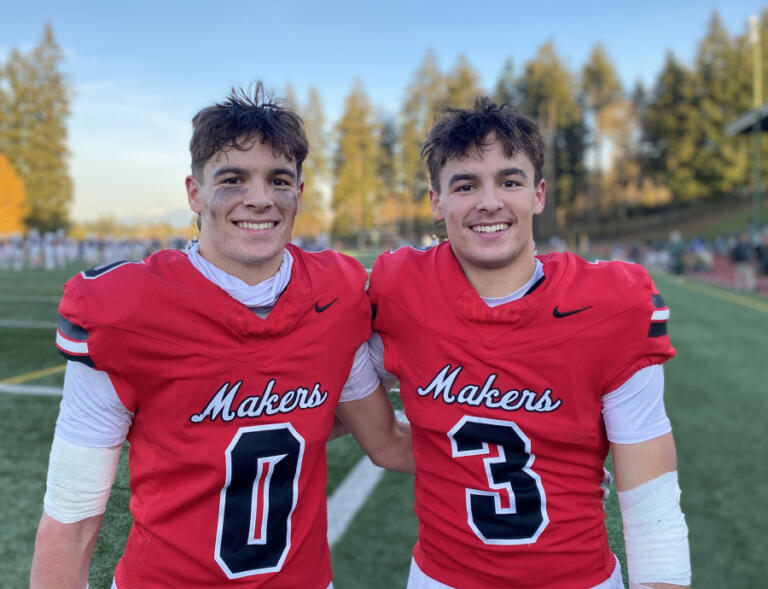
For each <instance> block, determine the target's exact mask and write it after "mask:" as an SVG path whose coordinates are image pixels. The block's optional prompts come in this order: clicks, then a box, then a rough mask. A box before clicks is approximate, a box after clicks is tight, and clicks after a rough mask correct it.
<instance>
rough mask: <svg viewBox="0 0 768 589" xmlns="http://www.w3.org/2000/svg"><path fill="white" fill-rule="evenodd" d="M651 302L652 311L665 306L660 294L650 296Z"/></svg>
mask: <svg viewBox="0 0 768 589" xmlns="http://www.w3.org/2000/svg"><path fill="white" fill-rule="evenodd" d="M651 300H652V301H653V307H654V309H663V308H664V307H666V306H667V305H666V303H664V299H662V298H661V295H660V294H652V295H651Z"/></svg>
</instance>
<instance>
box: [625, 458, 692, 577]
mask: <svg viewBox="0 0 768 589" xmlns="http://www.w3.org/2000/svg"><path fill="white" fill-rule="evenodd" d="M619 506H620V507H621V519H622V521H623V524H624V545H625V548H626V552H627V569H628V571H629V586H630V587H631V588H633V589H634V588H638V589H639V588H640V587H643V586H644V585H643V584H644V583H670V584H674V585H690V584H691V557H690V549H689V547H688V526H687V525H686V523H685V516H684V515H683V512H682V511H681V509H680V487H679V486H678V484H677V471H673V472H667V473H664V474H663V475H661V476H659V477H656V478H655V479H652V480H650V481H648V482H646V483H643V484H642V485H638V486H637V487H634V488H632V489H629V490H627V491H619Z"/></svg>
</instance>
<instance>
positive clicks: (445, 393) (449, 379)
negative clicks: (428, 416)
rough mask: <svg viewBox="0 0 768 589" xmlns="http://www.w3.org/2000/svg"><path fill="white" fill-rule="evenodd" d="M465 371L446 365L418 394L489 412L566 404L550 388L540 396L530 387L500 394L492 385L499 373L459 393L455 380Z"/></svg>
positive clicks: (543, 409)
mask: <svg viewBox="0 0 768 589" xmlns="http://www.w3.org/2000/svg"><path fill="white" fill-rule="evenodd" d="M463 369H464V367H463V366H457V367H456V368H454V369H453V370H451V365H450V364H446V365H445V366H443V368H442V369H441V370H440V371H439V372H438V373H437V374H435V376H434V377H433V378H432V380H431V381H430V383H429V384H428V385H427V386H426V387H419V388H418V389H417V392H418V394H419V395H421V396H422V397H426V396H428V395H432V398H433V399H435V400H438V399H441V400H442V401H443V402H444V403H447V404H449V405H452V404H453V403H459V404H461V405H470V406H472V407H480V406H481V405H485V406H486V407H487V408H489V409H503V410H504V411H518V410H520V409H523V410H525V411H530V412H535V413H548V412H550V411H554V410H555V409H557V408H558V407H560V405H562V403H563V401H562V400H561V399H553V398H552V390H551V389H546V390H545V391H544V392H543V393H537V392H536V391H532V390H530V389H527V388H525V389H523V390H518V389H510V390H508V391H504V392H501V391H500V390H499V389H497V388H495V387H494V386H493V383H494V382H495V381H496V378H497V377H498V375H497V374H493V373H492V374H489V375H488V377H487V378H486V379H485V382H484V383H483V384H482V385H477V384H466V385H464V386H462V387H461V388H460V389H458V391H456V389H457V388H458V387H457V386H456V379H457V377H458V376H459V374H460V373H461V371H462V370H463Z"/></svg>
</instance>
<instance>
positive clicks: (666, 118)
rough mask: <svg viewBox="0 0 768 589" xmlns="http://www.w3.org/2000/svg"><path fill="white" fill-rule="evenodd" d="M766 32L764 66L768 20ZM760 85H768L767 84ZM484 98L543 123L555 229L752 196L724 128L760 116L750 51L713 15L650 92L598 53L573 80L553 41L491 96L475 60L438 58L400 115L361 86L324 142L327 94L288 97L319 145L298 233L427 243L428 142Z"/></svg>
mask: <svg viewBox="0 0 768 589" xmlns="http://www.w3.org/2000/svg"><path fill="white" fill-rule="evenodd" d="M759 22H760V30H761V35H760V39H761V48H760V50H761V52H762V55H763V60H762V64H763V69H764V70H766V69H768V10H765V11H763V13H762V14H761V15H760V19H759ZM762 80H763V84H768V75H766V74H764V75H763V76H762ZM766 90H768V87H766V88H764V89H763V96H768V92H766ZM479 95H488V96H491V97H493V98H494V99H495V100H496V101H497V102H499V103H503V102H508V103H511V104H512V105H514V106H515V107H516V108H517V110H518V111H519V112H521V113H522V114H525V115H527V116H530V117H532V118H534V119H535V120H536V121H537V122H538V124H539V127H540V129H541V131H542V134H543V136H544V138H545V142H546V153H545V169H544V177H545V178H546V180H547V183H548V188H547V203H548V204H547V207H546V208H545V212H544V214H543V215H542V218H541V219H538V220H537V221H538V224H539V226H540V230H543V232H544V233H556V232H561V231H563V230H564V229H565V228H566V227H573V226H577V225H578V226H585V227H589V226H594V225H595V224H597V223H606V222H608V223H610V222H616V221H620V220H624V221H626V220H627V219H628V218H629V217H632V216H634V215H638V214H643V213H647V212H649V211H654V210H658V209H660V208H672V207H685V206H689V204H690V203H694V202H697V201H705V200H706V201H712V200H717V199H723V198H727V197H731V196H733V195H738V194H739V193H740V192H741V193H746V192H748V191H749V190H751V189H752V187H751V182H752V174H751V172H750V170H751V152H750V150H751V138H749V137H744V136H735V137H727V136H726V135H725V127H726V126H727V125H728V124H729V123H731V122H732V121H733V120H735V119H736V118H737V117H738V116H739V115H741V114H743V113H744V112H746V111H749V110H750V109H751V108H752V96H753V92H752V44H751V42H750V40H749V39H748V36H747V33H746V32H745V33H744V34H742V35H735V36H732V35H730V34H729V33H728V31H727V29H726V28H725V26H724V24H723V22H722V19H721V18H720V16H719V15H718V14H717V13H713V14H712V15H711V17H710V20H709V23H708V27H707V30H706V31H705V34H704V36H703V38H702V39H701V40H700V41H699V43H698V47H697V51H696V54H695V58H694V60H693V63H692V64H690V65H686V64H684V63H682V62H681V60H679V59H678V58H677V57H676V56H675V55H674V54H673V53H672V52H668V53H667V55H666V59H665V62H664V64H663V66H662V68H661V71H660V72H659V74H658V75H657V77H656V80H655V82H654V84H653V85H652V87H650V88H646V87H644V85H643V84H642V82H640V81H638V82H637V83H636V84H635V85H634V87H633V88H624V87H622V84H621V81H620V78H619V73H618V71H617V69H616V67H615V66H614V64H613V63H612V61H611V58H610V56H609V55H608V54H607V52H606V50H605V49H604V48H603V47H602V46H601V45H596V46H595V47H594V48H593V50H592V52H591V54H590V55H589V57H588V59H587V61H586V63H584V64H583V65H582V67H581V68H580V69H579V70H578V71H575V72H574V71H571V70H570V69H569V68H568V67H567V65H566V62H565V60H564V59H563V57H562V56H561V55H560V54H559V53H558V50H557V48H556V46H555V43H554V42H552V41H548V42H546V43H544V44H542V45H541V46H540V47H539V48H538V50H537V52H536V54H535V55H534V56H533V58H532V59H530V60H529V61H527V62H525V63H523V64H521V65H518V64H517V63H515V61H514V59H513V58H508V59H507V60H506V61H505V63H504V66H503V68H502V71H501V72H500V73H499V76H498V79H497V80H496V82H495V84H494V85H493V87H492V88H483V87H482V86H481V84H480V76H479V74H478V72H477V71H476V70H475V69H474V67H473V66H472V64H471V63H470V62H469V60H468V59H467V58H466V57H464V56H460V57H459V58H458V59H457V61H456V63H455V64H454V65H453V67H452V68H451V69H449V70H448V71H444V70H442V69H441V68H440V67H439V64H438V61H437V58H436V56H435V55H434V54H433V53H431V52H427V53H426V55H425V56H424V57H423V59H422V61H421V64H420V66H419V67H418V69H417V70H416V71H415V72H414V73H413V75H412V77H411V81H410V83H409V84H408V86H407V87H406V89H405V92H404V98H403V100H402V105H401V107H400V110H399V112H397V113H395V114H391V113H382V112H378V111H377V110H376V109H375V108H374V107H373V105H372V103H371V100H370V98H369V97H368V95H367V94H366V92H365V89H364V87H363V85H362V83H361V82H360V81H358V82H356V83H355V84H354V86H353V88H352V90H351V91H350V93H349V95H348V96H347V98H346V102H345V105H344V109H343V112H342V114H341V116H340V118H339V120H338V121H337V122H336V123H335V124H334V125H333V128H332V129H331V130H330V131H328V132H325V133H324V132H323V129H324V128H325V127H324V125H323V114H322V103H321V101H320V98H319V96H318V94H317V91H316V90H314V89H312V90H311V91H310V97H309V100H308V101H307V103H306V104H305V105H301V104H298V103H297V101H296V97H295V93H294V92H293V90H292V89H291V88H288V89H287V91H286V96H287V98H288V101H289V102H290V103H292V104H293V105H294V106H295V107H297V110H298V111H299V112H300V114H302V116H303V117H304V118H305V120H306V121H307V127H308V131H309V138H310V145H311V149H310V155H309V161H308V169H307V174H306V185H307V187H308V188H307V193H306V196H305V199H304V210H303V212H302V213H301V214H300V216H299V219H298V220H297V223H298V224H297V232H298V233H299V234H304V235H315V234H316V233H317V232H318V231H321V230H322V229H323V228H325V229H327V230H329V231H330V232H331V235H333V236H334V238H337V239H349V238H352V237H353V236H354V235H355V234H356V233H357V232H358V231H359V230H361V229H363V230H367V231H378V232H382V231H384V232H391V233H392V234H396V235H400V236H403V237H406V238H408V239H410V240H414V239H417V238H418V237H419V236H421V235H424V234H425V233H426V234H428V233H430V232H431V231H432V221H431V212H430V208H429V203H428V199H427V197H426V195H427V191H428V178H427V176H426V170H425V168H424V165H423V162H422V161H421V160H420V149H421V144H422V141H423V140H424V138H425V136H426V133H427V131H428V129H429V128H430V126H431V125H432V122H433V120H434V118H435V116H436V115H437V114H438V113H439V112H440V111H441V110H442V109H444V108H446V107H448V106H452V107H467V106H470V105H471V104H472V103H473V102H474V100H475V98H476V97H477V96H479ZM762 141H763V145H762V149H763V153H765V148H766V139H765V138H763V140H762ZM763 173H764V174H765V170H763ZM323 189H324V190H323ZM330 211H333V214H331V212H330Z"/></svg>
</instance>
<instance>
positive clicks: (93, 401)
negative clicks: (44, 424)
mask: <svg viewBox="0 0 768 589" xmlns="http://www.w3.org/2000/svg"><path fill="white" fill-rule="evenodd" d="M132 421H133V413H131V412H130V411H128V409H126V408H125V406H124V405H123V404H122V402H121V401H120V398H119V397H118V396H117V392H116V391H115V387H114V386H112V381H111V380H109V376H107V373H106V372H103V371H101V370H95V369H94V368H90V367H88V366H86V365H85V364H83V363H81V362H72V361H69V362H67V369H66V372H65V373H64V392H63V396H62V399H61V406H60V407H59V417H58V419H57V420H56V435H57V436H59V437H61V438H62V439H64V440H67V441H68V442H71V443H73V444H78V445H80V446H90V447H92V448H108V447H112V446H119V445H120V444H122V443H123V442H124V441H125V438H126V436H127V435H128V429H129V428H130V427H131V422H132Z"/></svg>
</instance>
